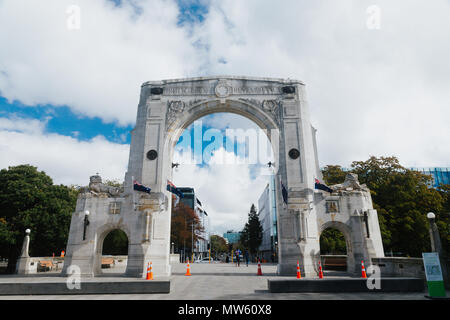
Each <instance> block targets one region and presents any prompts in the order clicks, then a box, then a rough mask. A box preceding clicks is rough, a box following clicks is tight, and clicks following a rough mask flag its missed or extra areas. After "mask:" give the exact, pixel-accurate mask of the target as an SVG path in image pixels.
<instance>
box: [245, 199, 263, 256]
mask: <svg viewBox="0 0 450 320" xmlns="http://www.w3.org/2000/svg"><path fill="white" fill-rule="evenodd" d="M262 232H263V228H262V226H261V223H260V221H259V218H258V214H257V213H256V207H255V205H254V204H252V206H251V208H250V212H249V214H248V221H247V223H246V224H245V227H244V229H243V230H242V233H241V238H240V242H241V244H242V245H243V246H244V247H245V248H247V249H248V251H249V252H250V254H252V255H253V254H256V253H257V252H258V248H259V246H260V245H261V242H262Z"/></svg>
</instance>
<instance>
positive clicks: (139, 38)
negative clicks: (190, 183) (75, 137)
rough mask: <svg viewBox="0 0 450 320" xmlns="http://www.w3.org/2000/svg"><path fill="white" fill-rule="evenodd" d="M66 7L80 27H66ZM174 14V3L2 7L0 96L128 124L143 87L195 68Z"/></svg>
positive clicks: (17, 1)
mask: <svg viewBox="0 0 450 320" xmlns="http://www.w3.org/2000/svg"><path fill="white" fill-rule="evenodd" d="M72 5H76V6H78V8H79V9H80V29H75V30H70V29H68V28H67V22H68V20H69V22H70V21H72V20H71V18H72V17H73V13H67V12H66V10H67V9H68V8H69V7H70V6H72ZM136 7H139V8H140V9H139V14H136V10H135V8H136ZM178 14H179V10H178V7H177V4H176V1H175V0H166V1H165V0H152V1H141V0H137V1H122V5H121V6H120V7H115V6H114V4H113V3H112V1H107V0H99V1H92V0H45V1H26V0H3V1H0V42H1V43H2V44H3V45H2V49H1V50H0V94H1V95H2V96H4V97H6V98H7V99H9V100H15V99H16V100H20V101H21V102H23V103H24V104H27V105H36V104H53V105H69V106H70V107H71V108H72V110H74V111H75V112H78V113H81V114H83V115H88V116H99V117H101V118H102V119H103V120H106V121H114V120H117V121H118V122H119V123H120V124H129V123H133V122H134V121H135V118H136V110H137V104H138V99H139V92H140V86H141V84H142V83H143V82H145V81H149V80H158V79H165V78H173V77H181V76H184V75H187V74H190V73H192V72H193V70H195V69H196V66H197V65H196V59H195V58H194V53H195V51H194V49H193V46H192V45H191V42H190V40H189V38H188V37H187V34H186V30H185V29H183V28H180V27H178V26H177V22H178ZM186 61H189V63H186Z"/></svg>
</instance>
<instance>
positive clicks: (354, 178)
mask: <svg viewBox="0 0 450 320" xmlns="http://www.w3.org/2000/svg"><path fill="white" fill-rule="evenodd" d="M331 189H333V191H339V190H342V191H351V190H362V191H369V189H368V188H367V186H366V185H365V184H362V185H361V184H359V180H358V175H357V174H355V173H348V174H347V175H346V176H345V181H344V183H341V184H336V185H334V186H331Z"/></svg>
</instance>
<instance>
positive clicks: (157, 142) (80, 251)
mask: <svg viewBox="0 0 450 320" xmlns="http://www.w3.org/2000/svg"><path fill="white" fill-rule="evenodd" d="M305 97H306V96H305V86H304V84H303V83H302V82H301V81H297V80H290V79H272V78H248V77H204V78H190V79H176V80H164V81H152V82H146V83H144V84H143V85H142V87H141V96H140V102H139V106H138V111H137V118H136V126H135V128H134V130H133V131H132V138H131V146H130V156H129V162H128V171H127V173H126V174H125V181H124V184H123V188H122V189H118V188H113V187H108V186H105V185H103V184H102V182H101V178H100V177H99V176H93V177H91V183H90V185H89V188H87V189H86V190H84V192H82V193H81V194H80V196H79V198H78V202H77V207H76V210H75V212H74V214H73V216H72V221H71V228H70V234H69V241H68V246H67V254H66V262H65V264H64V270H63V273H64V274H65V273H66V270H67V268H68V267H69V266H70V265H72V264H74V265H78V266H79V267H80V269H81V272H82V275H83V276H94V275H96V274H97V271H96V268H97V266H98V259H100V257H99V255H100V254H101V251H100V252H99V249H98V241H99V239H100V238H101V237H102V235H103V234H104V232H105V226H106V225H114V226H119V225H120V226H121V229H122V230H124V231H125V232H126V233H127V236H128V239H129V244H128V264H127V271H126V274H127V275H129V276H134V277H145V275H146V266H147V263H148V262H149V261H151V262H152V265H153V272H154V273H155V275H156V274H157V275H159V276H168V275H170V274H171V268H170V263H169V255H170V218H171V214H170V213H171V201H169V200H170V199H171V194H170V193H169V192H168V191H167V180H171V178H172V162H173V161H172V160H173V154H174V146H175V144H176V143H177V141H178V139H179V137H180V135H181V133H182V132H183V130H184V129H185V128H186V127H188V126H189V124H191V123H192V122H193V121H195V120H196V119H199V118H200V117H203V116H205V115H208V114H211V113H217V112H232V113H237V114H240V115H242V116H244V117H247V118H249V119H250V120H252V121H254V122H255V123H256V124H257V125H258V126H259V127H260V128H261V129H263V130H264V132H265V134H266V135H267V137H268V138H269V140H270V142H271V144H272V150H273V152H274V157H275V159H274V163H272V165H274V168H275V172H274V174H275V175H276V180H275V181H277V183H276V185H277V192H276V193H277V195H276V207H277V210H276V211H277V221H278V223H277V226H278V232H277V234H278V241H277V242H278V274H280V275H295V274H296V266H297V260H299V261H300V267H301V270H302V274H303V275H304V276H305V277H315V276H317V263H318V259H319V256H320V247H319V236H320V231H321V230H323V229H321V228H322V226H323V225H324V224H325V223H327V222H329V221H334V220H336V221H341V222H342V223H344V224H346V225H348V226H349V227H350V230H351V231H350V232H351V234H352V236H351V237H352V241H353V240H354V242H352V246H353V248H354V249H353V250H354V255H355V264H356V261H357V260H359V259H360V258H363V259H364V260H365V261H367V263H366V265H370V263H371V262H370V258H371V257H382V256H384V255H383V248H382V244H381V237H380V235H379V227H378V218H377V215H376V211H375V210H373V207H372V202H371V198H370V193H368V190H367V191H366V190H365V189H363V188H361V187H360V186H359V184H358V183H357V180H356V182H355V183H356V184H354V188H353V189H351V188H352V187H351V186H348V187H347V186H342V187H341V186H336V190H335V192H333V193H332V194H331V195H329V194H327V193H323V192H322V191H319V190H316V189H315V179H316V178H319V179H320V178H321V176H322V175H321V172H320V169H319V162H318V158H317V147H316V140H315V133H316V130H315V129H314V128H313V127H312V125H311V123H310V120H309V111H308V105H307V101H306V98H305ZM352 178H354V177H352V176H351V177H350V178H349V179H350V180H351V179H352ZM134 180H136V181H138V182H139V183H141V184H142V185H144V186H147V187H149V188H151V192H150V193H146V192H139V191H135V190H134V189H133V181H134ZM350 180H348V181H347V180H346V183H347V184H349V183H353V182H354V181H353V180H352V181H350ZM344 184H345V183H344ZM358 186H359V187H358ZM358 188H359V189H358ZM350 189H351V190H350ZM86 210H88V211H89V212H90V214H89V216H88V217H87V218H86V214H85V211H86ZM365 217H367V218H365ZM333 219H334V220H333ZM364 219H366V220H364ZM86 221H89V223H88V224H87V223H86ZM365 221H366V222H365ZM365 223H366V224H365ZM365 225H366V226H368V227H367V228H368V229H367V230H369V231H370V233H371V234H370V236H367V235H365V234H364V232H365V231H364V230H365V229H364V228H365V227H364V226H365ZM353 233H355V235H353Z"/></svg>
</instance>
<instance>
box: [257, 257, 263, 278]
mask: <svg viewBox="0 0 450 320" xmlns="http://www.w3.org/2000/svg"><path fill="white" fill-rule="evenodd" d="M257 275H258V276H262V275H263V274H262V270H261V261H259V260H258V274H257Z"/></svg>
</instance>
